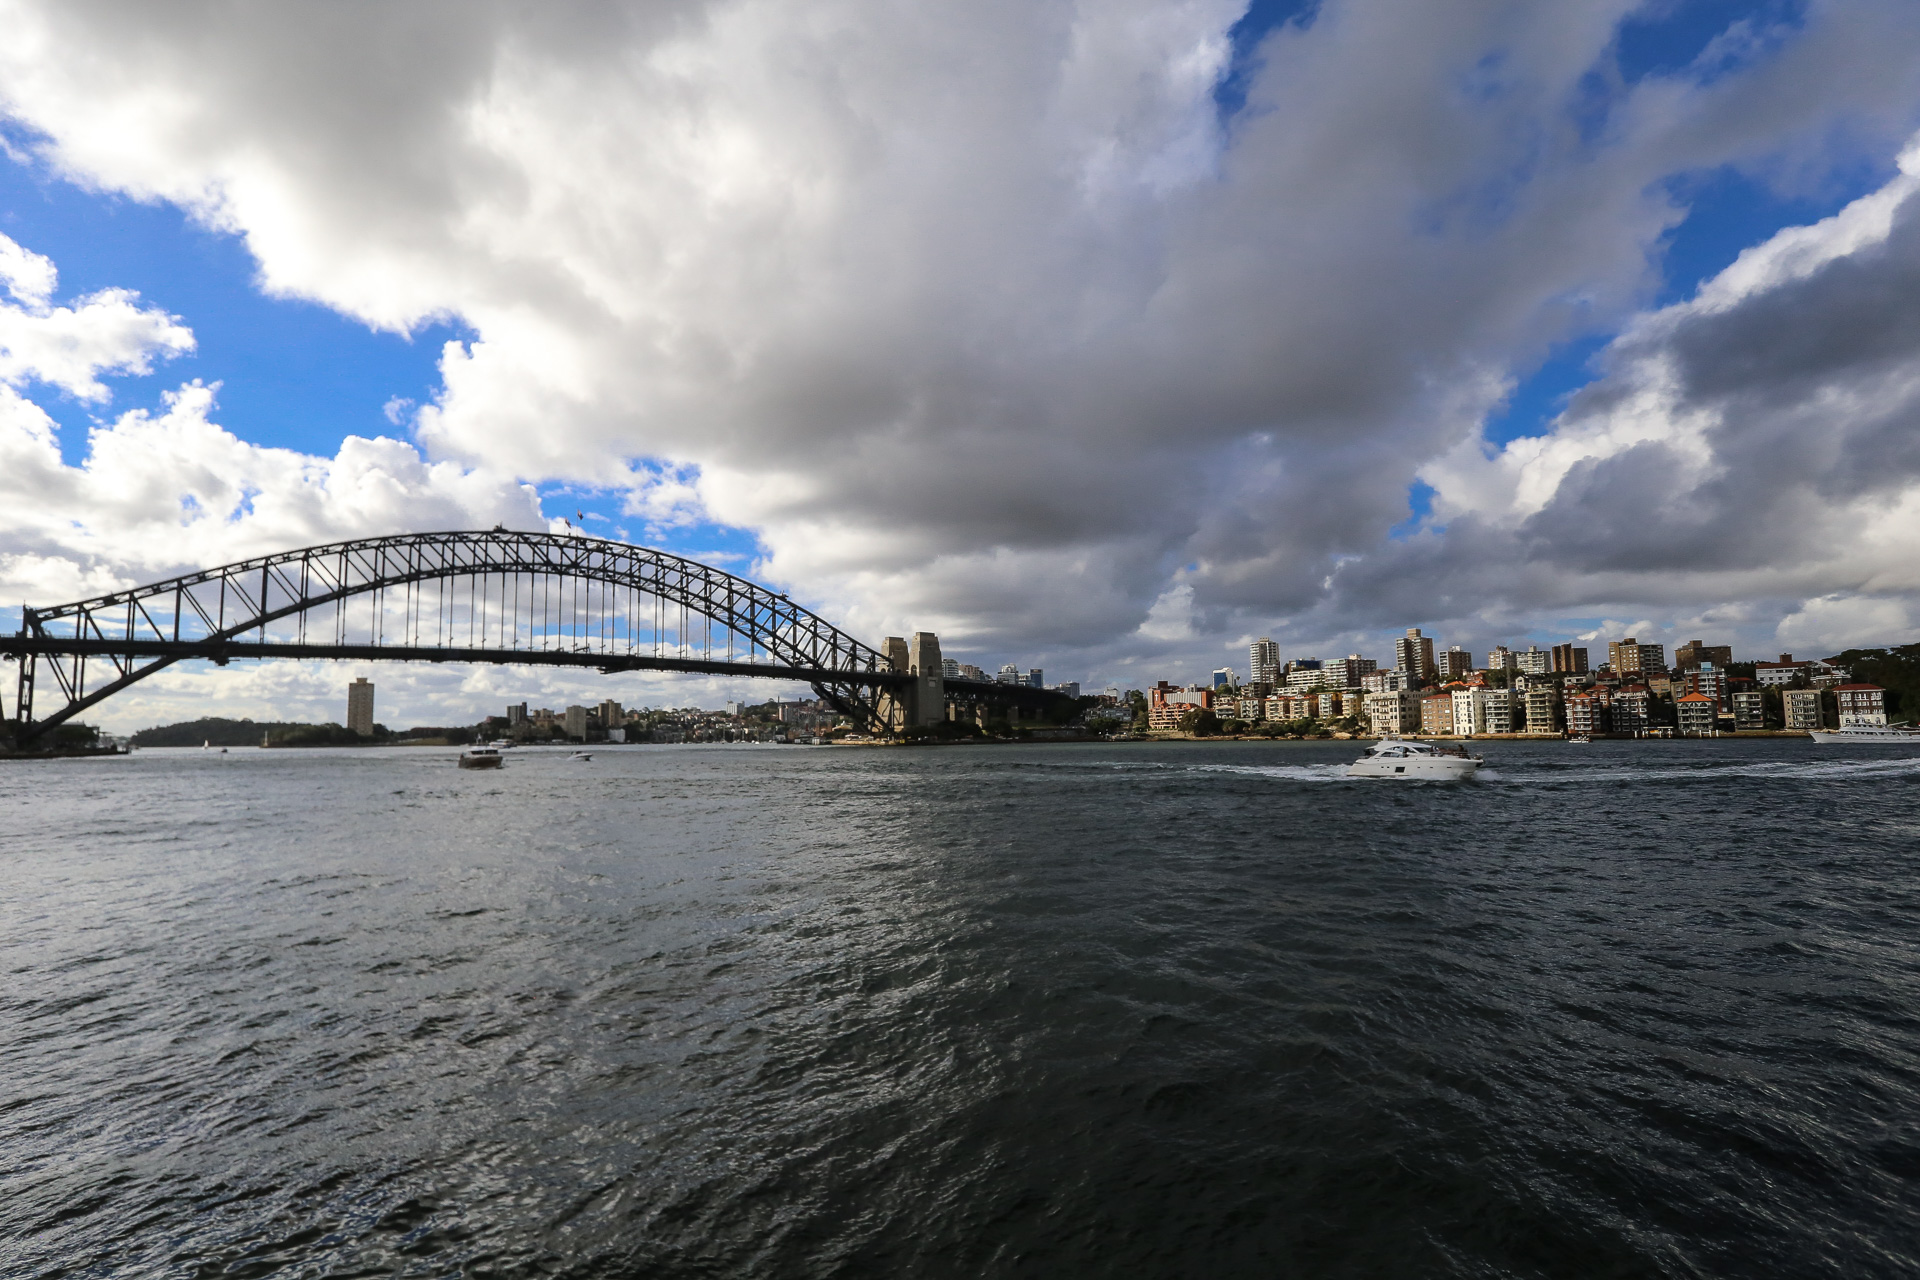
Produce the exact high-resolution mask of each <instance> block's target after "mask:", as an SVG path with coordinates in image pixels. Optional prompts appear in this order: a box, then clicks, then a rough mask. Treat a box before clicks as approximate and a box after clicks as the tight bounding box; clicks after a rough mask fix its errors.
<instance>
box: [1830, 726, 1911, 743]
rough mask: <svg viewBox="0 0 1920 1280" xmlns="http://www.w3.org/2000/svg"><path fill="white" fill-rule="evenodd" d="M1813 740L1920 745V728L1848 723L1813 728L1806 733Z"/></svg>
mask: <svg viewBox="0 0 1920 1280" xmlns="http://www.w3.org/2000/svg"><path fill="white" fill-rule="evenodd" d="M1807 736H1808V737H1809V738H1812V739H1813V740H1814V741H1815V742H1825V743H1829V744H1831V743H1835V742H1865V743H1869V744H1871V745H1873V746H1896V747H1904V746H1920V729H1909V728H1907V727H1905V726H1903V725H1897V724H1850V725H1843V726H1841V727H1840V728H1838V729H1814V730H1812V731H1811V732H1809V733H1808V734H1807Z"/></svg>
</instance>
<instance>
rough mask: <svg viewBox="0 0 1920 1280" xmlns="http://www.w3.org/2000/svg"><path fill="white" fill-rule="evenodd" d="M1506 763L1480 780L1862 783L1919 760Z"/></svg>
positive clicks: (1918, 764)
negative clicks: (1504, 770)
mask: <svg viewBox="0 0 1920 1280" xmlns="http://www.w3.org/2000/svg"><path fill="white" fill-rule="evenodd" d="M1507 763H1509V765H1512V766H1518V768H1517V769H1516V771H1515V772H1514V773H1513V774H1512V775H1507V774H1498V773H1494V772H1493V771H1492V770H1485V769H1483V770H1482V771H1481V774H1480V776H1481V777H1483V778H1486V779H1488V780H1489V781H1499V782H1523V783H1527V784H1530V785H1538V784H1539V783H1541V782H1544V781H1554V782H1558V781H1561V780H1567V781H1581V780H1587V779H1595V780H1604V781H1607V782H1665V781H1672V780H1675V779H1679V780H1684V781H1706V782H1711V781H1714V780H1716V779H1719V778H1778V779H1782V780H1790V779H1794V778H1842V779H1845V778H1862V779H1865V778H1881V777H1888V776H1894V777H1898V776H1902V775H1906V774H1913V773H1920V756H1903V757H1901V758H1900V759H1898V760H1748V761H1739V762H1733V761H1726V762H1723V761H1716V760H1703V761H1701V762H1700V763H1699V764H1697V765H1693V766H1691V767H1684V768H1664V769H1655V768H1641V767H1636V766H1633V765H1623V766H1619V767H1615V768H1609V767H1607V766H1606V765H1603V764H1595V765H1591V766H1587V767H1582V768H1572V769H1556V770H1554V771H1553V772H1552V773H1534V772H1530V771H1528V770H1527V769H1526V765H1528V764H1531V763H1536V762H1534V761H1509V762H1507Z"/></svg>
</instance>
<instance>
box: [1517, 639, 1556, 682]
mask: <svg viewBox="0 0 1920 1280" xmlns="http://www.w3.org/2000/svg"><path fill="white" fill-rule="evenodd" d="M1513 665H1514V667H1515V668H1516V669H1517V670H1518V671H1519V672H1520V674H1521V675H1523V676H1544V675H1546V674H1547V673H1548V672H1549V671H1551V670H1552V669H1553V653H1552V651H1551V650H1547V649H1542V648H1541V647H1540V646H1539V645H1537V644H1530V645H1528V646H1527V651H1526V652H1525V653H1516V654H1514V655H1513Z"/></svg>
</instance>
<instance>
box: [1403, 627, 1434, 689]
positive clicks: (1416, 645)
mask: <svg viewBox="0 0 1920 1280" xmlns="http://www.w3.org/2000/svg"><path fill="white" fill-rule="evenodd" d="M1393 669H1394V670H1395V671H1405V672H1406V673H1408V674H1409V675H1412V676H1416V677H1418V678H1419V679H1421V680H1431V679H1433V670H1434V668H1433V637H1432V636H1423V635H1421V634H1420V628H1418V627H1408V628H1407V634H1406V635H1404V636H1402V637H1400V638H1399V639H1398V640H1395V641H1394V642H1393Z"/></svg>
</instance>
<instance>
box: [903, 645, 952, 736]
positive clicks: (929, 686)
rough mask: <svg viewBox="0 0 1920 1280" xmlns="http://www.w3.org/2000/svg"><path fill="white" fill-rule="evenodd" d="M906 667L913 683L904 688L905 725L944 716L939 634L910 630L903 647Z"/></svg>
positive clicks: (926, 722)
mask: <svg viewBox="0 0 1920 1280" xmlns="http://www.w3.org/2000/svg"><path fill="white" fill-rule="evenodd" d="M907 671H908V673H909V674H910V675H912V676H913V684H912V685H911V686H910V687H909V688H908V690H907V696H906V699H905V702H906V713H907V714H906V721H907V724H909V725H915V726H927V725H936V724H939V723H940V722H941V721H942V720H945V719H946V718H947V681H946V677H945V675H944V674H942V669H941V666H940V637H939V636H937V635H935V634H933V632H931V631H916V632H914V633H913V643H912V644H911V645H909V646H908V649H907Z"/></svg>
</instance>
